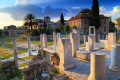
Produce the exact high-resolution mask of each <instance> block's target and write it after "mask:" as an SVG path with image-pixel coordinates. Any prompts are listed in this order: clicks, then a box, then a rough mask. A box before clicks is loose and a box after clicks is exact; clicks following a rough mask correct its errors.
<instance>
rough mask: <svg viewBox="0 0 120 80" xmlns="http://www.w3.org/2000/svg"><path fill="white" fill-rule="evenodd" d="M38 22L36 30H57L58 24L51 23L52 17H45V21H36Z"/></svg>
mask: <svg viewBox="0 0 120 80" xmlns="http://www.w3.org/2000/svg"><path fill="white" fill-rule="evenodd" d="M35 20H36V21H37V22H38V26H36V27H35V26H34V29H35V28H39V27H50V28H55V27H56V24H55V23H54V22H51V21H50V17H49V16H46V17H44V19H35Z"/></svg>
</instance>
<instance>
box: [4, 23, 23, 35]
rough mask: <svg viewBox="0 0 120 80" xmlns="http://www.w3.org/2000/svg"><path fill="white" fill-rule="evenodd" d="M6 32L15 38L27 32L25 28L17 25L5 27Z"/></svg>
mask: <svg viewBox="0 0 120 80" xmlns="http://www.w3.org/2000/svg"><path fill="white" fill-rule="evenodd" d="M4 31H8V33H9V35H11V36H15V35H20V34H23V33H24V32H25V28H22V27H16V26H15V25H10V26H5V27H4Z"/></svg>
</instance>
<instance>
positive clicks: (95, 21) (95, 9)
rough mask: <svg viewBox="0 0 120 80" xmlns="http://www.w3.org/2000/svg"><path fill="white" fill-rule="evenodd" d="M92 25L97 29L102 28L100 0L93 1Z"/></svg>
mask: <svg viewBox="0 0 120 80" xmlns="http://www.w3.org/2000/svg"><path fill="white" fill-rule="evenodd" d="M90 25H91V26H95V28H96V29H99V27H100V16H99V3H98V0H93V5H92V9H91V12H90Z"/></svg>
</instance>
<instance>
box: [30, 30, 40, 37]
mask: <svg viewBox="0 0 120 80" xmlns="http://www.w3.org/2000/svg"><path fill="white" fill-rule="evenodd" d="M31 35H32V36H39V35H40V31H39V30H38V29H34V30H32V33H31Z"/></svg>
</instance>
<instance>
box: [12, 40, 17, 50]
mask: <svg viewBox="0 0 120 80" xmlns="http://www.w3.org/2000/svg"><path fill="white" fill-rule="evenodd" d="M14 49H16V50H17V46H16V39H15V38H13V50H14Z"/></svg>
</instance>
